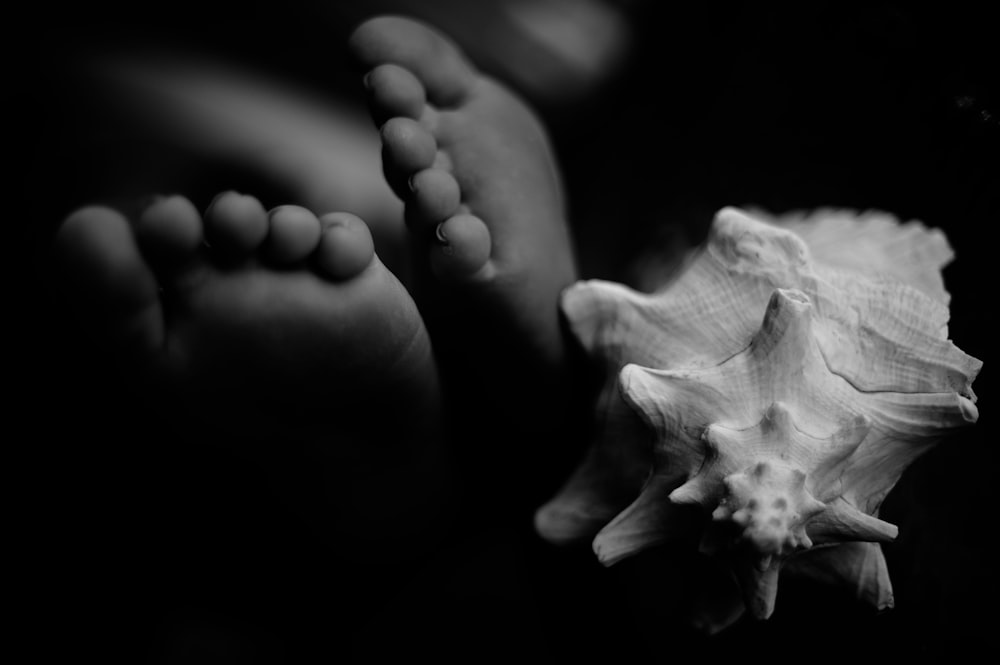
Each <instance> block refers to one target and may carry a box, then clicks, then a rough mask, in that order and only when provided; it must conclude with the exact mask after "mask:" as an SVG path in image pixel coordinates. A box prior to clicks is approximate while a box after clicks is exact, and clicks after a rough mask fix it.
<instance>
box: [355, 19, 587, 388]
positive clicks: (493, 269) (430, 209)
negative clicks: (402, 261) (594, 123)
mask: <svg viewBox="0 0 1000 665" xmlns="http://www.w3.org/2000/svg"><path fill="white" fill-rule="evenodd" d="M350 47H351V50H352V52H353V54H354V56H355V57H356V58H357V59H358V60H359V61H360V63H361V65H362V67H363V68H364V69H366V70H367V71H368V73H367V75H366V76H365V85H366V87H367V89H368V93H369V95H370V105H371V110H372V114H373V116H374V118H375V121H376V123H378V124H379V125H380V127H381V136H382V142H383V169H384V171H385V174H386V178H387V180H388V181H389V184H390V185H391V186H392V188H393V190H394V191H395V193H396V194H397V196H399V197H400V198H401V199H403V201H404V202H405V204H406V218H407V223H408V225H409V227H410V228H411V231H413V234H414V236H415V237H416V239H417V244H418V246H419V248H420V249H421V250H423V251H426V253H427V260H428V261H429V264H430V266H431V268H432V271H433V273H434V275H435V276H436V277H437V280H436V284H437V285H438V286H439V287H444V289H443V290H444V293H442V292H441V289H440V288H439V295H442V296H443V298H442V303H440V305H439V306H440V307H441V308H448V310H450V312H451V313H455V312H461V314H460V316H458V317H454V316H452V317H450V318H448V319H447V320H446V321H445V322H444V324H443V327H447V328H449V329H452V330H450V331H449V332H454V330H453V329H454V328H455V327H460V328H461V329H462V333H460V334H449V335H448V336H447V337H448V338H449V341H448V345H449V348H448V349H442V348H441V347H442V345H441V344H440V341H439V339H438V331H437V330H436V329H434V330H432V332H433V334H434V335H435V340H436V342H438V349H439V352H442V353H443V352H445V351H447V352H449V353H450V352H452V351H453V350H454V349H453V348H452V346H453V344H457V345H458V346H464V347H467V348H468V347H471V348H470V349H469V350H470V351H471V354H472V355H471V358H469V357H465V358H462V362H465V361H467V360H470V359H471V360H479V361H482V360H483V359H484V356H483V352H484V349H490V352H492V350H493V349H498V348H509V347H510V346H511V345H515V346H516V345H518V344H519V343H520V342H523V343H524V344H523V347H524V348H523V349H519V353H522V352H523V353H527V356H528V358H527V360H528V362H529V364H530V365H533V366H534V369H535V370H538V369H542V370H545V371H548V372H550V373H551V372H552V371H554V370H555V371H558V370H559V369H560V368H561V367H562V365H563V364H564V363H565V347H564V342H563V337H562V333H561V327H560V322H559V308H558V299H559V294H560V292H561V291H562V289H563V288H565V287H566V286H568V285H569V284H570V283H572V282H573V281H574V280H575V279H576V268H575V265H574V259H573V255H572V248H571V241H570V237H569V232H568V229H567V225H566V221H565V211H564V206H563V199H562V191H561V185H560V181H559V176H558V173H557V169H556V165H555V162H554V159H553V156H552V151H551V148H550V146H549V143H548V139H547V137H546V134H545V131H544V130H543V128H542V126H541V123H540V122H539V120H538V119H537V118H536V117H535V116H534V115H533V114H532V112H531V111H530V110H529V109H528V107H527V106H526V105H525V104H524V103H523V102H522V101H521V100H520V99H518V98H517V97H516V96H515V95H514V94H512V93H511V92H510V91H509V90H507V89H506V88H505V87H503V86H502V85H500V84H499V83H497V82H496V81H494V80H492V79H490V78H489V77H487V76H484V75H482V74H480V73H479V72H477V71H476V70H475V69H474V68H473V66H472V65H471V64H470V63H469V62H468V61H467V60H466V59H465V58H464V57H463V55H462V54H461V53H460V52H459V50H458V49H457V48H456V47H455V46H454V45H453V44H452V43H451V42H450V41H448V40H447V39H446V38H444V37H443V36H441V35H440V34H438V33H437V32H435V31H434V30H432V29H430V28H428V27H427V26H425V25H423V24H420V23H417V22H414V21H411V20H409V19H405V18H398V17H380V18H376V19H372V20H369V21H367V22H365V23H364V24H362V25H361V26H360V27H359V28H357V30H356V31H355V32H354V33H353V35H352V37H351V40H350ZM423 304H424V303H423V302H422V303H421V305H423ZM437 314H438V316H439V317H443V316H445V314H443V313H442V312H440V311H439V312H437ZM451 338H457V339H451ZM490 338H493V339H492V340H490ZM536 377H538V378H541V375H538V374H536ZM542 380H544V379H542Z"/></svg>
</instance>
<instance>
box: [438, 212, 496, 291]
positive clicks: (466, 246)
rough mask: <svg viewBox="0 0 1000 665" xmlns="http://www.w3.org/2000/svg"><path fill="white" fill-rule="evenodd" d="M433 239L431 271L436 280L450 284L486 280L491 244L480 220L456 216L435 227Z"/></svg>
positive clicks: (464, 215) (465, 215)
mask: <svg viewBox="0 0 1000 665" xmlns="http://www.w3.org/2000/svg"><path fill="white" fill-rule="evenodd" d="M435 235H436V238H437V243H434V244H433V246H432V248H431V268H432V269H433V270H434V272H435V273H436V274H437V275H438V276H439V277H442V278H445V279H449V280H454V281H467V280H472V279H479V278H485V279H488V278H489V277H490V274H489V273H490V271H491V268H492V266H493V264H492V262H491V261H490V249H491V245H492V240H491V238H490V232H489V229H488V228H487V227H486V224H485V223H484V222H483V220H481V219H479V218H478V217H475V216H474V215H467V214H458V215H455V216H453V217H450V218H448V219H447V220H445V221H444V222H442V223H441V224H439V225H438V227H437V230H436V231H435Z"/></svg>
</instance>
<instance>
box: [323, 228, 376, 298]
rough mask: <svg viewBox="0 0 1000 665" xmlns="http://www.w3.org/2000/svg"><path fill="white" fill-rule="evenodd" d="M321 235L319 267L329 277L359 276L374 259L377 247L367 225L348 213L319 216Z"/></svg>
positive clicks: (341, 279) (347, 277)
mask: <svg viewBox="0 0 1000 665" xmlns="http://www.w3.org/2000/svg"><path fill="white" fill-rule="evenodd" d="M320 224H321V225H322V234H321V236H320V240H319V247H318V248H317V249H316V264H317V266H318V267H319V269H320V270H322V272H323V273H324V274H325V275H326V276H327V277H329V278H331V279H334V280H337V281H343V280H348V279H351V278H353V277H356V276H357V275H359V274H360V273H361V272H362V271H363V270H364V269H365V268H367V267H368V266H369V265H371V263H372V260H373V259H374V258H375V244H374V242H373V241H372V234H371V232H370V231H369V230H368V225H367V224H365V223H364V222H363V221H362V220H361V218H359V217H356V216H355V215H352V214H350V213H346V212H331V213H328V214H326V215H323V216H322V217H320Z"/></svg>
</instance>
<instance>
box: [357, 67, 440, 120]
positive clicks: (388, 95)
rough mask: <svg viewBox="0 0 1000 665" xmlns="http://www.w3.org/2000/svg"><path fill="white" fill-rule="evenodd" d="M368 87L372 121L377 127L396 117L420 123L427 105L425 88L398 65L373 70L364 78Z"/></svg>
mask: <svg viewBox="0 0 1000 665" xmlns="http://www.w3.org/2000/svg"><path fill="white" fill-rule="evenodd" d="M365 87H366V88H367V89H368V103H369V107H370V109H371V114H372V118H373V119H374V120H375V124H376V125H378V126H381V125H382V124H383V123H384V122H385V121H387V120H389V119H390V118H394V117H402V118H412V119H413V120H418V119H419V118H420V116H421V114H422V113H423V111H424V105H425V104H426V102H427V96H426V94H425V92H424V86H423V85H422V84H421V83H420V81H419V80H417V77H416V76H414V75H413V74H412V73H411V72H410V71H409V70H407V69H403V68H402V67H400V66H399V65H393V64H386V65H379V66H378V67H376V68H375V69H373V70H371V71H370V72H368V74H367V75H365Z"/></svg>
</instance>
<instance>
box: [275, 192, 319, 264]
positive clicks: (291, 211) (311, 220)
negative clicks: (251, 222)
mask: <svg viewBox="0 0 1000 665" xmlns="http://www.w3.org/2000/svg"><path fill="white" fill-rule="evenodd" d="M268 219H269V222H270V226H271V230H270V232H269V233H268V235H267V240H266V241H265V252H266V255H267V258H268V259H270V260H271V261H273V262H274V263H277V264H279V265H289V264H293V263H297V262H299V261H301V260H303V259H305V258H306V257H307V256H309V255H310V254H312V253H313V251H315V250H316V247H317V246H318V245H319V238H320V223H319V219H317V218H316V215H314V214H313V213H312V212H310V211H309V210H306V209H305V208H302V207H300V206H295V205H284V206H279V207H277V208H274V209H273V210H271V211H270V212H269V213H268Z"/></svg>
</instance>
